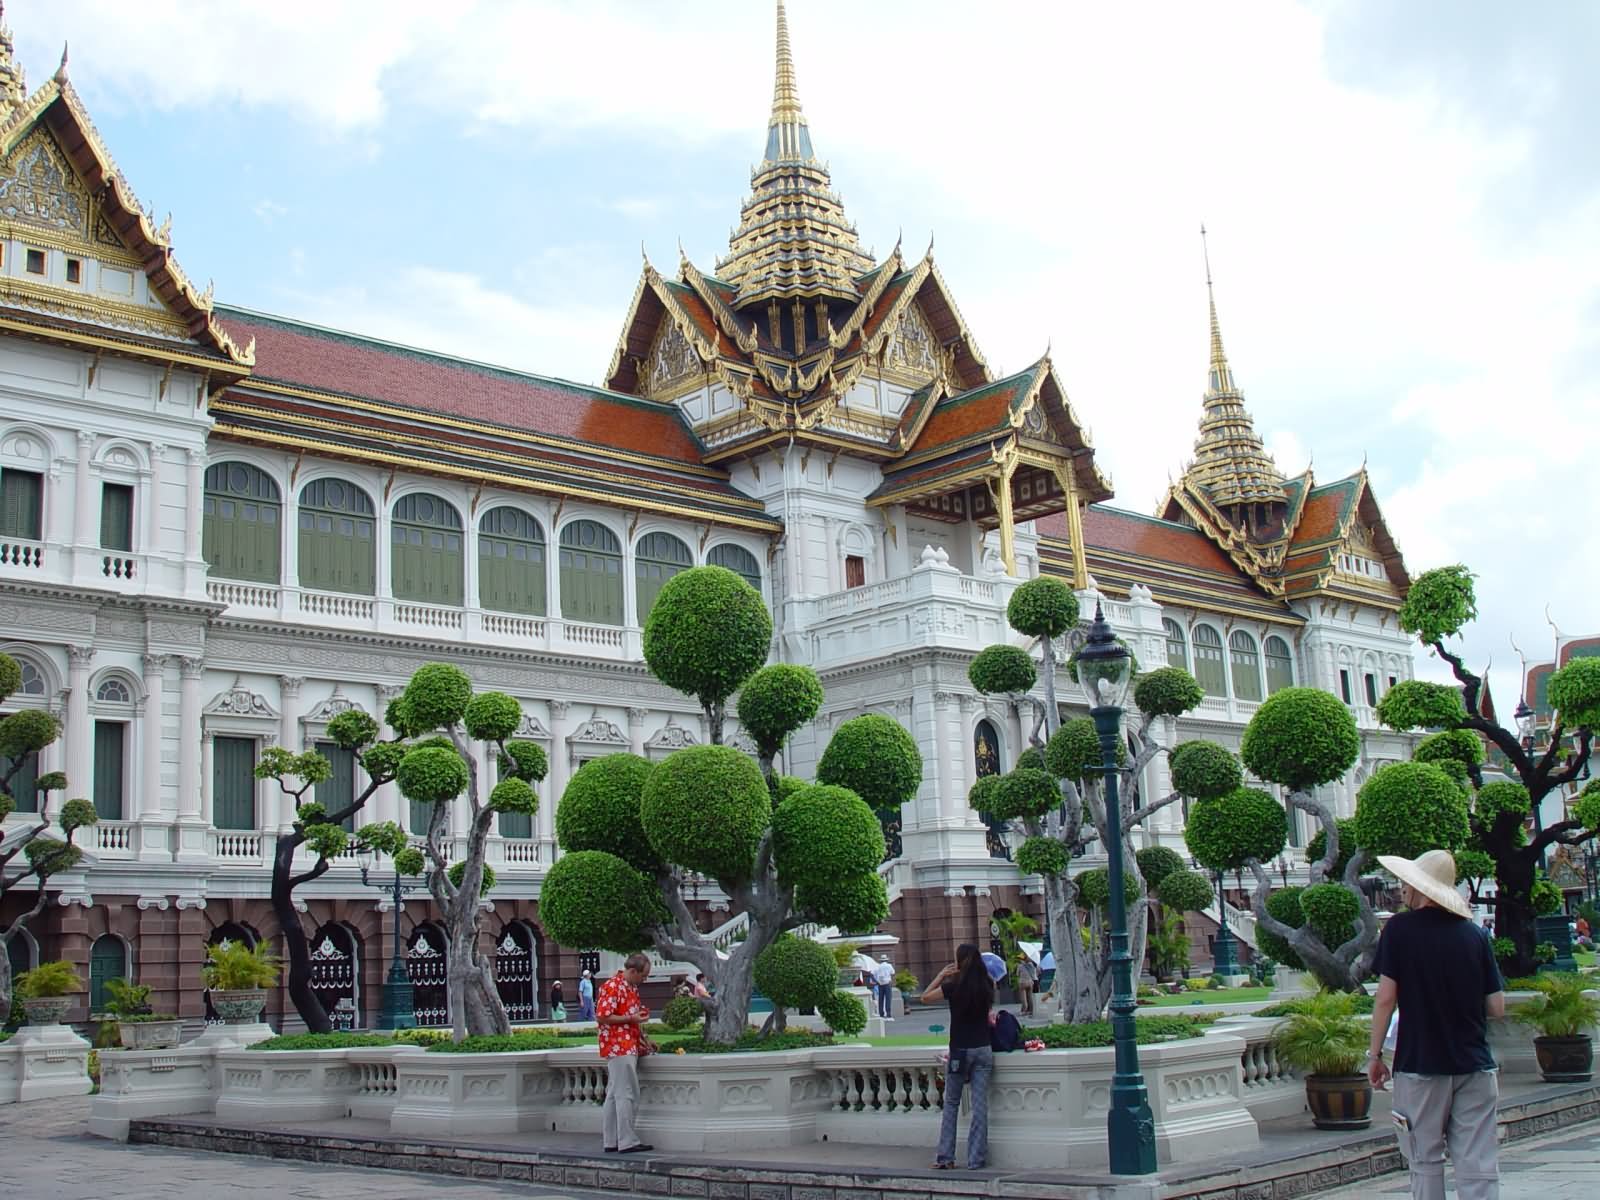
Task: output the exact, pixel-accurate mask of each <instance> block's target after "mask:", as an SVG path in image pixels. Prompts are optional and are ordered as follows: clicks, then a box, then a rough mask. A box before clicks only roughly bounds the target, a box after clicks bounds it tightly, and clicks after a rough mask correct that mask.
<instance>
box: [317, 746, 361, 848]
mask: <svg viewBox="0 0 1600 1200" xmlns="http://www.w3.org/2000/svg"><path fill="white" fill-rule="evenodd" d="M316 749H317V753H319V754H321V755H322V757H324V758H326V759H327V760H328V763H329V765H330V766H332V767H333V774H332V775H330V776H329V777H328V778H326V779H324V780H323V781H322V782H321V783H319V784H317V786H316V797H317V803H318V804H320V805H322V807H323V808H325V809H327V810H328V813H329V814H330V815H331V814H333V813H336V812H342V811H343V810H344V809H346V808H348V807H350V803H351V801H353V800H354V799H355V796H356V754H355V751H354V750H346V749H345V748H344V747H343V746H341V745H339V743H338V742H318V743H317V746H316ZM342 824H343V825H344V827H345V829H346V830H347V831H348V832H350V833H354V832H355V831H356V814H355V813H351V814H350V815H349V816H348V817H346V818H345V819H344V821H343V822H342Z"/></svg>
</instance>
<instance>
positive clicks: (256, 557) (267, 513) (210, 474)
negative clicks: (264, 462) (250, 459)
mask: <svg viewBox="0 0 1600 1200" xmlns="http://www.w3.org/2000/svg"><path fill="white" fill-rule="evenodd" d="M205 487H206V494H205V503H204V517H205V523H204V526H203V528H202V530H201V535H200V543H201V549H202V552H203V553H204V554H205V559H206V562H207V563H209V564H210V566H211V570H212V573H214V574H216V575H218V576H220V577H221V578H223V579H244V580H248V581H251V582H254V583H277V582H279V579H280V578H281V561H280V560H281V547H282V542H283V530H282V528H281V522H282V517H283V506H282V505H281V504H280V503H279V500H278V485H277V484H276V483H274V482H273V481H272V479H271V478H270V477H269V476H268V475H267V474H266V473H265V472H264V471H260V470H257V469H256V468H255V467H252V466H248V465H247V464H245V463H237V462H235V463H218V464H216V465H215V466H212V467H209V468H207V470H206V475H205Z"/></svg>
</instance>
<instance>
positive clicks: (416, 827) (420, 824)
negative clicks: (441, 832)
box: [410, 800, 450, 838]
mask: <svg viewBox="0 0 1600 1200" xmlns="http://www.w3.org/2000/svg"><path fill="white" fill-rule="evenodd" d="M410 816H411V836H413V837H419V838H420V837H427V836H428V825H429V823H430V822H432V820H433V805H431V804H424V803H420V802H418V801H416V800H413V801H411V813H410ZM449 827H450V825H449V821H448V819H446V823H445V828H446V829H448V828H449Z"/></svg>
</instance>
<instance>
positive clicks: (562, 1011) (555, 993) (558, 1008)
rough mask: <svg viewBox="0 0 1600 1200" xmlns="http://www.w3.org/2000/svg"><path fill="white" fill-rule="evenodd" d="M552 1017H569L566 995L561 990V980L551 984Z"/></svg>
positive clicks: (557, 1018) (560, 1018) (553, 1018)
mask: <svg viewBox="0 0 1600 1200" xmlns="http://www.w3.org/2000/svg"><path fill="white" fill-rule="evenodd" d="M550 1019H551V1020H552V1021H565V1020H566V1019H567V1005H566V997H565V995H564V994H563V993H562V991H561V980H559V979H558V980H556V981H555V982H554V983H552V984H551V985H550Z"/></svg>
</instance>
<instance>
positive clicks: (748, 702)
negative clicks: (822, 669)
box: [739, 663, 822, 754]
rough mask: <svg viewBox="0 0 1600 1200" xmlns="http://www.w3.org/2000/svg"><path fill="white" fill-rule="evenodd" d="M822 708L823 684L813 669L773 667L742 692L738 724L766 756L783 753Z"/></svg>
mask: <svg viewBox="0 0 1600 1200" xmlns="http://www.w3.org/2000/svg"><path fill="white" fill-rule="evenodd" d="M821 707H822V681H821V680H820V679H818V678H817V673H816V672H815V671H813V670H812V669H811V668H810V667H798V666H795V665H794V664H792V663H773V664H772V665H771V666H769V667H762V668H761V669H760V670H759V671H757V672H756V673H755V674H754V675H752V676H750V678H749V679H747V680H745V683H744V687H742V688H740V689H739V724H740V725H741V726H743V727H744V731H745V732H746V733H748V734H749V735H750V736H751V737H753V738H754V739H755V740H756V745H757V746H758V747H760V749H761V751H762V753H764V754H776V753H777V752H778V751H779V750H781V749H783V743H784V740H785V739H786V738H788V736H789V735H790V734H791V733H793V732H794V731H795V730H796V729H799V728H800V727H801V726H802V725H805V724H806V723H807V722H809V721H810V720H811V719H812V718H813V717H815V716H816V715H817V710H818V709H819V708H821Z"/></svg>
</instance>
